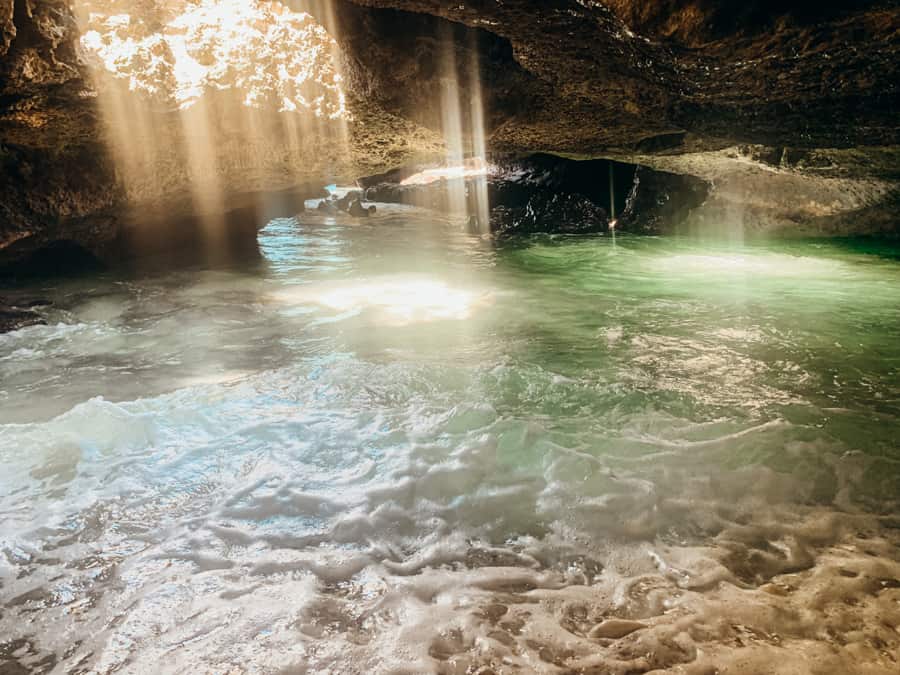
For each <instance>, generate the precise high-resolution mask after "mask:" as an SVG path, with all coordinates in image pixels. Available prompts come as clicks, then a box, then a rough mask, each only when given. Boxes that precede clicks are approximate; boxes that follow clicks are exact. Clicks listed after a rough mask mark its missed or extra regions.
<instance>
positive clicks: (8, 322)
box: [0, 299, 47, 334]
mask: <svg viewBox="0 0 900 675" xmlns="http://www.w3.org/2000/svg"><path fill="white" fill-rule="evenodd" d="M41 304H46V303H41ZM41 304H37V305H32V306H41ZM46 323H47V322H46V321H45V320H44V319H43V317H41V316H40V315H39V314H38V313H37V312H34V311H33V310H31V309H28V308H24V307H11V306H9V305H6V304H5V303H4V301H3V300H2V299H0V334H2V333H9V332H11V331H14V330H19V329H21V328H27V327H28V326H43V325H46Z"/></svg>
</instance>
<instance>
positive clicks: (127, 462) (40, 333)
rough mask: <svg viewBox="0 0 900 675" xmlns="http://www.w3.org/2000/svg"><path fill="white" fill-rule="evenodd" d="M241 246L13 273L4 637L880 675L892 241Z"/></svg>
mask: <svg viewBox="0 0 900 675" xmlns="http://www.w3.org/2000/svg"><path fill="white" fill-rule="evenodd" d="M259 243H260V250H261V254H262V259H261V261H255V262H252V263H247V264H244V265H236V266H234V267H231V268H228V269H215V270H210V269H189V270H184V269H182V270H178V271H169V272H158V273H154V274H152V275H142V276H136V275H129V274H125V273H121V272H117V273H113V272H110V273H106V274H102V275H96V276H92V277H87V278H80V279H73V280H68V281H58V282H44V283H41V284H36V285H35V286H34V287H33V288H29V289H19V290H18V291H16V292H28V293H32V294H34V295H40V296H43V297H49V298H50V299H52V300H53V301H54V304H53V305H52V306H51V307H50V308H48V309H47V310H45V313H46V319H47V320H48V323H49V325H47V326H39V327H32V328H28V329H25V330H23V331H19V332H16V333H12V334H8V335H5V336H0V461H2V466H3V467H4V472H3V475H2V476H0V518H2V526H0V527H2V530H0V550H2V552H3V553H2V556H0V582H2V585H0V602H2V613H0V635H4V636H7V637H6V638H0V639H2V640H5V641H4V642H3V643H2V644H0V663H3V662H4V659H5V660H6V662H7V663H8V664H12V663H17V664H19V665H20V666H23V667H25V668H26V669H32V670H41V669H43V670H47V671H49V670H53V669H55V670H56V672H113V671H116V670H123V671H125V672H158V671H159V669H162V670H164V671H172V672H185V671H186V670H191V671H194V672H336V673H337V672H340V673H343V672H360V673H362V672H366V673H368V672H442V673H444V672H447V673H451V672H452V673H457V672H459V673H468V672H481V671H478V668H491V669H493V672H566V671H567V670H571V669H573V668H574V669H576V671H577V669H578V668H581V669H583V670H584V669H588V668H590V667H597V668H600V667H602V668H605V669H606V670H604V671H602V672H626V671H627V672H649V671H651V670H654V669H661V668H662V669H664V668H673V667H675V666H677V665H679V664H681V665H685V664H693V665H694V666H696V667H697V668H701V667H704V664H708V663H713V664H717V665H719V666H721V665H722V664H728V663H731V662H730V661H728V659H730V658H731V654H732V653H733V652H735V650H736V649H737V647H735V645H736V644H737V642H740V641H741V640H743V642H742V643H741V644H742V646H741V647H740V649H741V650H746V651H741V652H740V655H741V658H743V659H744V661H741V662H735V664H736V665H735V664H732V665H733V667H734V668H735V669H734V670H730V671H728V672H759V671H758V670H757V671H754V670H753V669H752V668H753V667H756V666H753V664H754V663H758V662H757V661H754V659H757V658H763V657H765V658H767V659H769V661H767V662H771V659H772V658H773V656H772V654H775V653H776V651H777V653H779V654H782V653H783V652H784V651H785V649H784V648H785V647H786V646H788V647H792V648H793V649H792V651H791V654H792V655H793V656H792V657H791V658H794V657H796V658H800V657H801V656H802V658H804V659H806V660H807V661H808V662H814V663H817V664H820V665H821V666H822V668H824V670H821V671H820V672H841V671H840V670H835V669H840V668H845V670H844V671H843V672H852V668H855V667H857V666H858V665H859V664H860V663H865V664H866V668H867V670H865V672H893V671H892V670H891V668H892V666H891V663H892V662H891V660H890V659H891V658H895V657H900V654H898V633H897V631H896V630H895V628H894V627H896V626H897V625H900V617H897V609H896V607H897V602H898V600H900V598H898V597H897V593H898V591H897V590H896V585H895V584H894V583H893V581H892V580H894V581H896V579H897V578H898V577H900V569H898V567H900V566H898V559H900V548H898V541H897V535H896V532H897V530H898V528H897V526H896V517H895V516H894V515H892V514H896V512H897V506H898V504H897V501H898V496H900V424H898V420H900V249H898V247H897V245H896V244H890V243H879V242H852V241H795V242H769V243H765V242H758V243H749V244H740V245H739V244H735V243H721V242H718V243H717V242H708V241H699V240H691V239H674V238H634V237H619V238H618V239H617V240H613V239H610V238H608V237H601V238H571V237H543V238H535V239H528V240H520V241H514V242H509V243H506V244H503V245H497V244H495V243H493V242H491V241H488V240H485V239H480V238H473V237H470V236H468V235H466V234H465V233H464V228H463V227H462V226H461V224H460V223H457V222H454V221H451V220H442V219H440V218H437V217H436V216H434V215H433V214H428V213H426V212H422V211H417V210H413V209H405V208H400V207H384V208H382V209H381V210H380V211H379V215H378V216H376V217H375V218H373V219H370V220H368V221H352V220H349V219H348V220H346V221H344V220H341V219H337V220H335V219H330V218H324V217H317V216H308V217H305V218H304V219H303V220H302V222H298V221H297V220H295V219H285V220H278V221H273V222H272V223H271V224H270V225H269V226H268V227H266V228H265V230H263V231H262V232H261V234H260V239H259ZM848 568H852V569H848ZM851 573H852V574H854V575H855V576H850V574H851ZM866 579H868V580H869V581H870V582H871V583H869V582H866V583H869V585H868V586H867V585H866V583H864V580H866ZM851 581H852V583H851ZM779 584H780V586H779ZM872 584H875V586H872ZM878 584H881V585H880V586H879V585H878ZM898 584H900V582H898ZM782 586H783V587H785V588H789V589H791V590H790V591H784V592H783V593H782V592H781V591H780V590H778V589H781V588H782ZM823 588H829V589H831V590H829V591H828V593H826V594H825V595H822V593H823V592H824V591H822V589H823ZM773 589H775V590H774V591H773ZM817 589H818V590H817ZM873 589H874V590H873ZM776 591H777V592H776ZM816 593H819V595H816ZM892 594H893V595H892ZM851 601H852V602H851ZM773 603H775V604H773ZM498 608H502V609H498ZM735 608H740V609H735ZM492 612H493V613H492ZM848 612H849V613H850V614H848ZM729 613H734V614H735V616H737V615H740V616H739V617H738V618H733V620H728V621H723V620H721V617H722V616H724V615H728V614H729ZM851 614H852V616H850V615H851ZM610 617H615V618H619V619H627V620H629V621H640V622H641V625H642V626H643V627H642V628H641V629H639V630H637V631H636V632H634V633H632V634H630V635H629V636H627V637H624V638H621V639H611V638H605V637H602V636H601V637H598V634H597V633H595V634H593V635H592V634H591V631H592V630H593V629H594V627H595V626H596V625H597V624H601V623H602V622H603V620H605V619H609V618H610ZM717 617H718V618H717ZM848 617H849V618H848ZM851 619H852V620H851ZM895 619H896V620H895ZM679 622H680V623H679ZM854 622H855V623H854ZM851 624H852V626H851ZM736 626H740V627H741V628H740V629H739V628H737V627H736ZM892 626H893V627H892ZM676 628H677V630H676ZM742 630H743V631H745V632H741V631H742ZM746 631H749V633H747V632H746ZM854 631H855V632H854ZM832 633H833V634H834V635H837V634H840V635H841V636H842V638H841V641H837V642H836V641H835V639H834V635H832ZM748 635H749V636H750V637H747V636H748ZM772 635H775V636H776V637H777V638H778V639H777V640H774V639H773V638H772V637H771V636H772ZM742 636H743V637H742ZM760 636H768V637H766V638H763V637H760ZM736 641H737V642H736ZM673 645H675V646H673ZM835 645H837V646H835ZM773 650H776V651H773ZM650 653H652V654H653V655H654V656H652V657H649V656H647V654H650ZM798 655H799V656H798ZM777 658H780V659H782V661H783V663H784V664H785V666H784V667H785V668H788V666H790V667H793V665H795V664H794V663H793V662H792V661H791V658H788V657H786V656H784V655H783V654H782V656H780V657H777ZM640 659H644V660H643V661H641V660H640ZM710 659H712V661H710ZM623 663H626V664H630V665H629V666H622V665H621V664H623ZM740 663H745V664H750V666H746V668H745V669H744V670H741V666H740ZM616 664H619V665H616ZM847 664H851V665H850V666H848V665H847ZM10 667H11V666H10ZM847 667H850V668H851V670H846V668H847ZM629 668H630V669H631V670H628V669H629ZM829 668H831V669H832V670H829ZM304 669H305V670H304ZM484 672H487V671H484ZM584 672H588V670H584ZM773 672H774V671H773ZM778 672H781V671H778ZM784 672H803V671H802V670H798V671H789V670H784ZM860 672H862V671H860Z"/></svg>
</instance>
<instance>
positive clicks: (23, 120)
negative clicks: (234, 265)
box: [0, 0, 900, 265]
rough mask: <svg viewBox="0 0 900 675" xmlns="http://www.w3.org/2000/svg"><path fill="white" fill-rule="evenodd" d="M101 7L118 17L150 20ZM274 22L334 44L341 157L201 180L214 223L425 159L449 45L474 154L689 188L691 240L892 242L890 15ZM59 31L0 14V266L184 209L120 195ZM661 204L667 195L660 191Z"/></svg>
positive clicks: (357, 7)
mask: <svg viewBox="0 0 900 675" xmlns="http://www.w3.org/2000/svg"><path fill="white" fill-rule="evenodd" d="M185 1H187V0H166V3H164V4H166V5H167V6H168V5H177V4H179V2H181V3H182V4H183V2H185ZM114 4H116V5H117V6H118V5H122V6H123V7H125V6H127V7H128V8H130V11H131V12H132V14H133V15H134V16H135V17H140V16H141V13H142V12H145V11H148V10H146V7H147V6H151V5H154V3H153V2H138V1H137V0H134V1H126V0H115V3H114ZM156 4H157V5H158V4H159V3H156ZM284 5H286V6H287V7H289V8H291V9H294V10H299V9H303V10H308V11H311V12H312V13H313V14H314V15H316V16H317V18H318V19H319V20H320V21H321V22H322V24H323V25H324V26H325V27H326V28H327V29H328V30H329V32H331V33H332V34H333V35H334V36H335V37H336V39H337V43H338V45H339V47H340V54H341V56H340V59H341V62H342V67H343V71H344V86H345V88H346V93H347V99H348V107H349V109H350V112H351V113H352V119H351V121H350V122H349V123H348V131H347V134H348V137H349V148H350V151H349V153H348V154H347V155H346V156H345V157H344V159H342V160H341V161H339V162H335V161H334V159H333V158H328V157H327V153H323V152H322V151H321V148H312V149H310V150H309V151H308V152H307V153H306V154H305V155H303V156H302V157H300V158H299V160H298V159H297V158H294V159H293V160H291V161H292V166H291V170H287V169H286V168H285V167H286V160H284V158H282V157H274V158H273V159H272V160H271V161H268V160H265V161H264V165H262V166H252V167H249V168H248V167H247V166H246V165H245V164H244V163H242V162H241V161H234V162H231V161H223V162H220V166H222V167H224V168H223V169H222V171H223V175H222V176H220V177H219V183H220V184H221V186H222V192H223V194H224V195H225V197H224V198H223V200H222V204H221V209H222V210H223V211H233V210H234V209H237V208H242V209H247V208H250V209H254V208H255V210H256V211H259V208H258V207H259V200H258V198H257V196H258V195H259V194H260V192H261V191H263V190H266V191H267V190H282V189H284V188H288V187H290V186H294V188H295V192H296V194H297V196H298V198H302V197H304V196H311V195H312V194H313V193H314V187H315V186H316V185H320V184H321V181H322V180H323V179H327V180H329V181H331V180H347V179H352V178H354V177H358V176H363V175H371V174H374V173H378V172H380V171H386V170H389V169H391V168H393V167H397V166H401V165H404V164H409V163H411V162H420V161H433V160H434V159H436V158H438V157H440V156H441V155H442V154H443V149H442V145H441V139H440V132H441V128H442V119H441V110H442V106H443V105H444V102H443V101H442V98H441V91H442V90H443V88H444V87H445V84H446V63H447V59H448V51H447V45H448V44H449V45H451V49H450V52H449V53H450V54H451V56H452V59H451V60H452V61H453V62H454V63H456V64H458V77H457V79H458V85H459V89H460V91H461V92H462V93H461V97H460V100H461V101H464V102H465V101H469V100H471V97H472V96H473V95H474V94H475V92H476V91H477V89H476V83H477V84H478V85H480V86H479V89H480V92H481V95H482V98H483V101H484V108H485V126H486V131H487V144H488V150H489V152H490V153H491V155H492V156H493V157H502V158H510V157H511V158H516V157H522V156H526V155H530V154H532V153H538V152H541V153H550V154H556V155H559V156H564V157H569V158H574V159H598V158H606V159H613V160H617V161H620V162H629V163H632V164H639V165H642V166H644V167H646V168H647V169H649V170H660V171H664V172H668V173H674V174H682V175H688V176H693V177H697V178H700V179H702V180H704V181H706V182H707V183H709V185H710V186H711V191H710V194H709V198H708V199H707V200H706V201H705V203H704V204H703V205H702V206H698V207H696V208H692V209H690V211H691V212H690V216H689V220H690V221H691V222H692V223H693V224H695V225H698V226H714V225H718V226H721V225H723V224H725V225H727V226H729V227H733V228H740V229H741V230H749V231H764V232H767V233H772V232H778V233H785V234H815V233H835V234H850V233H857V232H866V233H884V232H891V233H896V232H897V229H898V226H897V222H896V218H895V217H894V216H893V213H894V211H895V207H896V205H897V202H898V197H897V187H896V186H897V180H898V178H900V138H898V137H900V127H898V125H897V120H896V111H897V110H898V109H900V105H898V104H900V97H898V88H900V77H898V75H900V73H898V70H900V65H898V64H900V59H898V51H900V3H898V2H897V1H896V0H839V1H836V2H831V3H821V2H819V3H816V2H810V1H809V0H786V1H784V2H775V1H774V0H748V1H747V2H743V3H732V2H726V1H724V0H651V1H645V0H605V1H604V2H597V1H593V0H549V1H543V0H542V1H541V2H537V1H535V0H504V1H503V2H497V1H495V0H470V1H467V2H453V3H448V2H440V1H438V0H353V1H352V2H351V1H350V0H334V2H331V3H325V2H309V1H301V0H285V2H284ZM326 9H327V10H328V11H326ZM74 17H75V12H74V10H73V7H72V6H71V4H70V2H69V1H68V0H41V1H40V2H39V1H38V0H0V195H2V197H0V265H3V264H6V263H9V262H14V261H17V260H22V259H23V258H27V257H28V256H30V255H32V254H33V253H34V252H35V251H36V250H38V249H40V248H42V247H45V246H47V245H49V244H52V243H54V242H72V243H75V244H77V245H79V246H80V247H82V248H84V249H86V250H88V251H90V252H91V253H93V254H95V255H98V256H101V257H104V256H105V257H114V256H116V255H119V254H120V250H121V241H122V239H123V236H122V232H123V230H126V231H127V230H128V226H129V225H130V224H133V222H134V221H135V220H136V219H137V220H139V219H140V216H141V214H144V213H146V212H148V211H154V210H156V211H158V210H159V209H163V210H164V211H165V212H167V213H168V214H169V215H176V216H185V215H187V214H188V213H189V211H190V210H191V208H192V204H194V205H195V203H194V202H192V200H191V195H190V191H189V188H188V184H189V182H190V181H189V180H188V176H189V173H190V172H189V170H188V169H187V168H185V167H183V166H181V164H183V162H181V163H179V160H178V157H177V156H175V155H167V154H166V153H162V154H161V155H160V156H161V157H162V159H161V160H160V166H159V167H155V169H156V171H155V172H156V174H158V175H164V176H166V177H167V182H166V184H165V191H162V190H157V191H154V190H144V191H140V190H138V191H137V192H134V193H132V194H128V193H127V187H126V185H124V183H123V180H122V176H121V172H120V170H119V169H118V168H117V164H116V162H115V161H114V160H113V158H112V156H111V153H110V152H109V147H108V143H106V142H105V140H106V138H107V137H108V135H109V133H110V130H109V129H108V127H105V126H104V124H105V123H104V120H103V118H102V115H101V114H100V112H99V110H98V100H101V99H102V96H103V95H104V93H105V91H104V88H105V87H115V86H122V85H121V83H119V84H115V83H110V82H108V81H106V80H98V78H96V77H92V76H91V74H90V72H89V69H88V67H87V62H86V58H87V57H86V55H85V54H84V52H83V50H82V49H80V47H79V39H80V35H79V25H78V22H77V21H76V20H75V18H74ZM142 25H143V27H142V30H147V26H151V27H152V21H149V20H148V21H145V22H144V23H143V24H142ZM467 64H477V65H476V66H474V72H477V73H478V74H479V77H478V78H476V77H474V76H472V73H473V69H472V68H470V67H469V66H468V65H467ZM134 95H135V96H137V95H140V94H134ZM464 107H465V106H464ZM153 114H154V115H159V116H161V119H163V120H165V119H167V117H166V116H170V117H172V116H174V115H175V114H176V113H175V112H174V111H173V110H172V109H171V108H159V107H157V108H155V109H154V112H153ZM172 118H173V119H174V117H172ZM162 126H163V127H164V126H165V125H164V124H163V125H162ZM464 126H465V125H464ZM169 145H175V144H169ZM262 154H263V155H264V156H265V155H266V153H262ZM298 165H299V166H300V167H301V168H302V171H301V172H300V173H299V174H298V172H297V170H296V168H297V166H298ZM647 169H645V170H647ZM649 175H650V174H647V176H648V177H647V178H646V180H645V183H644V184H645V186H646V185H647V184H648V183H649V182H651V180H650V178H649ZM666 189H667V190H668V191H669V192H670V193H671V194H670V198H671V199H673V200H675V201H678V200H679V199H681V194H682V193H681V192H680V191H679V190H678V186H677V184H674V183H667V185H666ZM685 195H686V196H685V200H686V203H687V201H691V200H695V198H696V194H695V191H694V190H688V192H687V193H685ZM292 206H293V205H292V204H290V205H289V207H292ZM683 210H684V209H682V211H683ZM176 212H177V213H176ZM135 214H138V215H137V216H136V215H135ZM666 227H667V221H666V219H664V218H660V219H658V222H657V225H655V226H654V229H656V230H659V229H662V230H665V229H666ZM126 239H127V237H126Z"/></svg>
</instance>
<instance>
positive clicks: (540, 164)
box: [360, 154, 709, 236]
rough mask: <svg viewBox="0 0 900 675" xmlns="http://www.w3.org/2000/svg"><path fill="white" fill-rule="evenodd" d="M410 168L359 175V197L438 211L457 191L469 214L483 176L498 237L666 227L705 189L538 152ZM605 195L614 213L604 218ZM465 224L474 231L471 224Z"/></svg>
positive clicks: (673, 227) (665, 176) (640, 170)
mask: <svg viewBox="0 0 900 675" xmlns="http://www.w3.org/2000/svg"><path fill="white" fill-rule="evenodd" d="M415 169H416V167H412V168H409V169H405V170H399V171H395V172H391V173H388V174H384V175H381V176H376V177H373V178H370V179H363V180H362V181H360V182H361V184H363V185H364V186H367V188H366V197H367V199H370V200H373V201H380V202H388V203H395V204H407V205H410V206H419V207H424V208H430V209H436V210H439V211H445V212H446V211H453V209H454V206H455V205H454V204H453V203H452V202H453V195H454V194H455V193H461V194H465V196H466V212H467V213H471V214H474V213H476V212H477V210H478V209H477V204H476V195H477V193H478V182H479V181H483V182H484V183H485V189H486V192H487V195H488V201H489V204H490V228H489V230H490V232H492V233H494V234H497V235H500V236H512V235H520V234H537V233H559V234H594V233H604V232H607V231H609V229H610V223H611V220H615V221H616V222H615V225H614V227H615V228H616V229H617V230H619V231H627V232H636V233H643V234H660V233H671V232H674V231H677V230H678V229H679V227H680V226H682V225H683V224H684V223H685V222H686V221H688V219H689V218H690V217H691V215H692V214H693V213H694V211H695V210H696V209H698V208H699V207H700V206H701V205H703V204H704V202H705V201H706V199H707V197H708V194H709V185H708V184H707V183H706V182H705V181H703V180H701V179H698V178H694V177H691V176H681V175H677V174H672V173H666V172H661V171H654V170H652V169H649V168H647V167H635V166H633V165H630V164H623V163H619V162H609V161H605V160H584V161H576V160H569V159H562V158H560V157H554V156H552V155H543V154H541V155H534V156H532V157H527V158H524V159H519V160H505V161H500V162H498V163H497V164H495V165H493V166H492V167H491V168H490V170H489V172H488V173H487V175H486V176H485V177H483V178H469V179H462V178H457V179H451V180H437V181H434V182H431V183H428V184H415V183H413V184H407V183H405V182H404V181H405V180H407V179H409V178H410V176H411V175H413V174H415ZM611 173H612V185H611V184H610V174H611ZM454 185H455V186H454ZM611 188H612V193H613V195H614V196H611V191H610V190H611ZM613 200H614V201H615V215H616V216H617V218H615V219H612V218H611V217H610V216H611V213H610V210H611V208H612V202H613ZM457 208H458V207H457ZM473 218H475V216H473ZM470 224H471V225H472V227H473V229H474V230H476V231H477V230H479V227H478V226H479V223H477V222H472V223H470ZM481 229H482V231H483V228H481Z"/></svg>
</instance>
